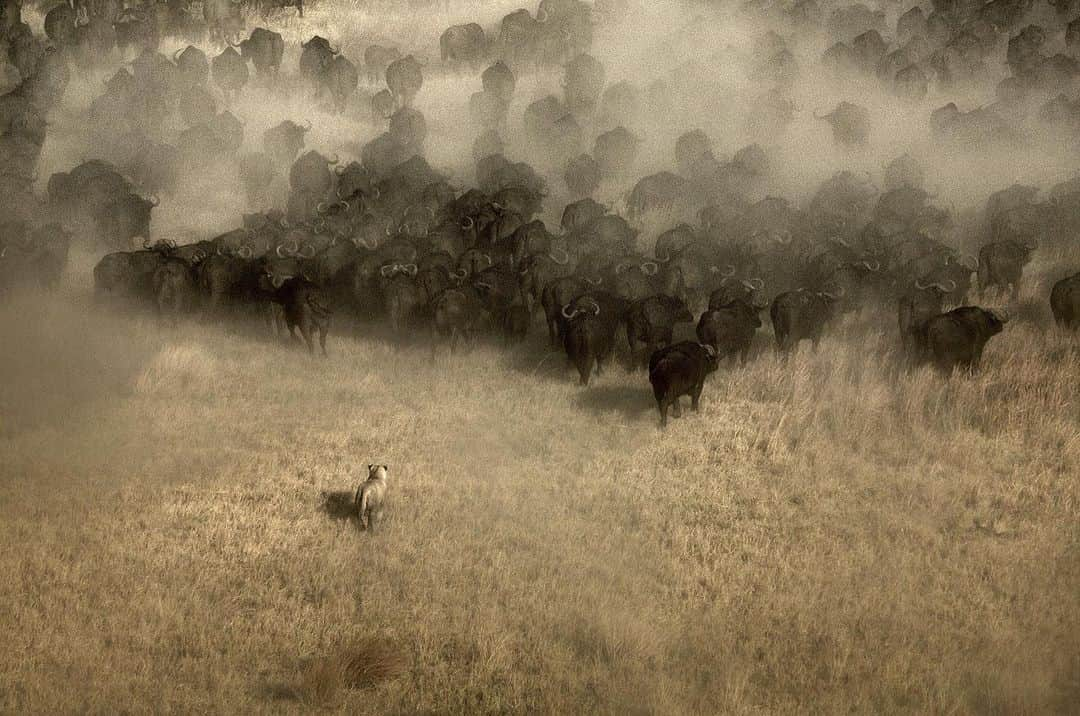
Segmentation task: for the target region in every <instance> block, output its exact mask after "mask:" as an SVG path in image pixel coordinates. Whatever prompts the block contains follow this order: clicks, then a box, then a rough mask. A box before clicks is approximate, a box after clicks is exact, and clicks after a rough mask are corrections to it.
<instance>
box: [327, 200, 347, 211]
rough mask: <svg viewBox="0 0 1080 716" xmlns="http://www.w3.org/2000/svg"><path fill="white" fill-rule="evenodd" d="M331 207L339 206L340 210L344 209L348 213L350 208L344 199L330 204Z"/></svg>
mask: <svg viewBox="0 0 1080 716" xmlns="http://www.w3.org/2000/svg"><path fill="white" fill-rule="evenodd" d="M331 206H340V207H341V208H343V209H345V210H346V211H348V210H349V208H350V206H349V202H347V201H345V200H344V199H342V200H341V201H337V202H334V203H333V204H331Z"/></svg>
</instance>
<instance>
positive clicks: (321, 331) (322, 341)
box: [319, 323, 328, 358]
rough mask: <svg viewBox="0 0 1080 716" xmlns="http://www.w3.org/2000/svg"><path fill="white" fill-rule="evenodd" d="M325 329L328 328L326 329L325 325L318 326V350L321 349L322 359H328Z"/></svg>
mask: <svg viewBox="0 0 1080 716" xmlns="http://www.w3.org/2000/svg"><path fill="white" fill-rule="evenodd" d="M327 328H328V327H327V325H326V324H325V323H324V324H321V325H319V348H321V349H322V354H323V358H327V357H328V356H327V355H326V333H327Z"/></svg>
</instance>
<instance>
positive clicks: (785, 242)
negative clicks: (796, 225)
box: [772, 231, 795, 246]
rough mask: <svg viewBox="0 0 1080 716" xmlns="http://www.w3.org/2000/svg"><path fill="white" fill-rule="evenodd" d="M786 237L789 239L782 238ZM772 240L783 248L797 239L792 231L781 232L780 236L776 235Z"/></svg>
mask: <svg viewBox="0 0 1080 716" xmlns="http://www.w3.org/2000/svg"><path fill="white" fill-rule="evenodd" d="M785 236H786V237H787V238H786V239H785V238H782V237H785ZM772 240H773V241H775V242H776V243H778V244H780V245H781V246H787V245H788V244H790V243H791V242H792V241H794V240H795V239H794V238H793V237H792V236H791V232H790V231H782V232H780V233H778V234H775V235H774V236H773V237H772Z"/></svg>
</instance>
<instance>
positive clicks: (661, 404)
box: [656, 398, 668, 428]
mask: <svg viewBox="0 0 1080 716" xmlns="http://www.w3.org/2000/svg"><path fill="white" fill-rule="evenodd" d="M656 407H657V408H659V409H660V427H661V428H666V427H667V410H668V406H667V403H666V402H665V401H664V399H663V398H661V399H660V400H658V401H656Z"/></svg>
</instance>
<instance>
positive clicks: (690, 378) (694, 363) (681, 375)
mask: <svg viewBox="0 0 1080 716" xmlns="http://www.w3.org/2000/svg"><path fill="white" fill-rule="evenodd" d="M717 365H718V361H717V356H716V352H715V351H714V350H713V348H712V346H708V345H702V344H700V343H695V342H693V341H683V342H681V343H676V344H675V345H672V346H667V347H666V348H661V349H660V350H658V351H656V352H655V353H653V354H652V357H651V358H650V359H649V382H650V383H651V384H652V389H653V396H654V397H655V398H656V407H657V408H658V409H659V410H660V426H661V427H665V426H667V413H668V408H673V409H674V413H675V417H676V418H678V417H681V416H682V408H681V407H680V406H679V398H680V397H682V396H684V395H689V396H690V407H691V408H692V409H693V410H697V409H698V404H699V402H700V400H701V390H702V388H703V387H704V386H705V378H706V377H707V376H708V375H709V373H712V372H713V371H715V370H716V368H717Z"/></svg>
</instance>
